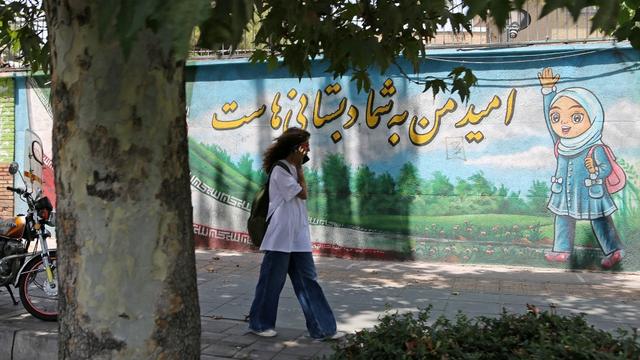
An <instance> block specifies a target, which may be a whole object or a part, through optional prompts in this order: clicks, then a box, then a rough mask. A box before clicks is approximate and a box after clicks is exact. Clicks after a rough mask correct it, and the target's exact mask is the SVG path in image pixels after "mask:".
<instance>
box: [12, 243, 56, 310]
mask: <svg viewBox="0 0 640 360" xmlns="http://www.w3.org/2000/svg"><path fill="white" fill-rule="evenodd" d="M49 254H50V255H49V259H50V261H51V267H52V270H53V276H54V279H56V285H57V279H58V270H57V256H56V252H55V251H50V252H49ZM46 281H47V273H46V271H45V269H44V264H43V263H42V257H35V258H33V259H31V260H29V262H28V263H27V265H26V266H25V267H24V269H23V271H22V274H21V275H20V280H19V281H18V288H19V290H20V300H21V301H22V305H23V306H24V308H25V309H26V310H27V311H28V312H29V313H30V314H31V315H33V316H35V317H37V318H38V319H41V320H45V321H56V320H58V294H57V292H56V294H55V295H50V294H47V292H46V291H45V288H44V286H45V283H46Z"/></svg>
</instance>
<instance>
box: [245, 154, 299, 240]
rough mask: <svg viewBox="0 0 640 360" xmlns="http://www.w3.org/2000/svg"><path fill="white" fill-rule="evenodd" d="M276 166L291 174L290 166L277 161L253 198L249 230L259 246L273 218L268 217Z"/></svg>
mask: <svg viewBox="0 0 640 360" xmlns="http://www.w3.org/2000/svg"><path fill="white" fill-rule="evenodd" d="M276 166H280V167H281V168H283V169H285V170H286V171H287V172H288V173H289V174H291V171H290V170H289V167H288V166H287V165H285V164H284V163H283V162H281V161H278V162H276V163H275V165H274V166H273V167H272V168H271V171H269V176H268V177H267V182H266V184H264V186H263V187H262V188H261V189H260V190H258V192H257V193H256V195H255V197H254V198H253V202H252V203H251V212H250V214H249V220H247V232H248V233H249V237H250V238H251V243H252V244H253V245H254V246H255V247H258V248H259V247H260V245H262V239H264V234H265V233H266V232H267V227H268V226H269V221H270V220H271V219H270V218H269V219H267V214H268V212H269V180H271V173H272V172H273V169H274V168H275V167H276Z"/></svg>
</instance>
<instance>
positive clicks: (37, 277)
mask: <svg viewBox="0 0 640 360" xmlns="http://www.w3.org/2000/svg"><path fill="white" fill-rule="evenodd" d="M18 170H19V165H18V163H17V162H13V163H11V165H10V166H9V173H11V175H14V176H15V174H16V173H18V174H20V173H19V171H18ZM20 177H21V178H22V182H23V183H24V185H25V187H24V188H14V187H7V190H9V191H12V192H14V193H15V194H16V195H18V196H19V197H20V199H22V200H23V201H25V202H26V203H27V207H28V210H27V212H26V215H22V214H20V215H17V216H16V217H15V218H14V219H12V220H9V221H4V223H3V224H0V288H2V287H4V288H6V289H7V291H8V292H9V295H10V296H11V300H12V301H13V304H14V305H18V304H19V302H18V301H16V298H15V296H14V295H13V291H12V290H11V287H10V286H13V287H15V288H17V289H18V291H19V294H20V301H21V302H22V305H23V306H24V308H25V309H26V310H27V311H28V312H29V313H30V314H31V315H33V316H35V317H36V318H38V319H41V320H46V321H56V320H57V319H58V280H57V279H58V276H57V253H56V250H53V249H52V250H50V249H49V247H48V245H47V239H49V238H50V237H51V233H50V232H49V231H48V230H47V229H46V228H45V225H48V226H55V212H54V211H53V206H52V205H51V201H50V200H49V199H48V198H47V197H46V196H44V195H43V194H42V191H41V190H39V189H38V190H33V191H31V192H30V191H28V186H27V183H26V181H25V180H24V178H23V177H22V174H20ZM32 189H33V187H32ZM32 243H33V245H34V246H33V248H32V246H31V245H32Z"/></svg>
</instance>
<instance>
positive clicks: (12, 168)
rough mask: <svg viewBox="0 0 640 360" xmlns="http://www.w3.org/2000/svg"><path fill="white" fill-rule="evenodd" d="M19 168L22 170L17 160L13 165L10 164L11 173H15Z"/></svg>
mask: <svg viewBox="0 0 640 360" xmlns="http://www.w3.org/2000/svg"><path fill="white" fill-rule="evenodd" d="M18 170H20V165H18V163H17V162H15V161H14V162H12V163H11V165H9V174H11V175H15V174H16V173H17V172H18Z"/></svg>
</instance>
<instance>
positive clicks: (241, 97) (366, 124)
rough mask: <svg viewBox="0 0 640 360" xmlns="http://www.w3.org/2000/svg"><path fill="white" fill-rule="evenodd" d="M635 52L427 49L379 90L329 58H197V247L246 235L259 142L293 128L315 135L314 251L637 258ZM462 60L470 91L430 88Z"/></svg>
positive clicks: (550, 259) (192, 124) (547, 261)
mask: <svg viewBox="0 0 640 360" xmlns="http://www.w3.org/2000/svg"><path fill="white" fill-rule="evenodd" d="M638 60H639V56H638V53H637V52H636V51H634V50H633V49H630V48H626V47H622V48H613V47H610V46H609V45H607V46H602V45H600V46H593V45H592V46H575V47H567V46H564V47H549V46H541V47H528V48H525V49H503V50H483V51H441V52H435V51H434V52H431V53H430V58H429V60H428V61H427V62H425V63H424V64H423V70H424V71H425V72H424V73H422V74H420V75H419V76H416V77H415V78H413V77H411V78H407V77H406V76H404V75H403V73H411V71H410V70H409V67H408V66H406V67H404V64H400V67H399V68H391V69H390V71H389V72H387V73H385V74H383V75H376V74H374V77H373V81H372V89H371V91H369V92H358V91H357V88H356V84H355V83H353V82H350V81H349V79H348V78H345V79H332V78H331V77H328V76H326V75H325V74H323V73H322V70H323V69H324V68H325V67H326V65H323V64H322V63H316V64H315V65H314V71H313V73H312V74H311V78H303V79H302V80H300V81H299V80H298V79H297V78H291V77H290V76H289V75H288V74H287V73H286V72H284V71H280V72H272V73H270V72H267V71H266V68H265V67H264V66H257V65H251V64H248V63H246V62H245V61H234V60H230V61H215V62H208V63H207V62H197V63H193V64H191V66H190V69H189V70H190V80H189V83H188V84H187V96H188V123H189V146H190V167H191V174H192V177H191V185H192V199H193V205H194V222H195V224H194V232H195V234H196V238H197V240H198V244H199V245H200V246H205V247H228V248H243V247H248V246H249V245H248V243H249V239H248V236H247V234H246V231H245V226H246V225H245V224H246V220H247V218H248V215H249V209H250V202H251V200H252V197H253V194H254V193H255V192H256V190H258V188H259V187H260V186H261V185H262V184H263V183H264V181H265V174H263V173H262V171H261V170H260V167H261V166H260V165H261V153H262V152H263V151H264V149H266V147H267V146H268V145H269V144H270V143H271V141H272V139H273V138H274V137H276V136H278V134H280V133H281V132H282V131H283V129H286V128H287V127H293V126H296V127H302V128H305V129H307V130H308V131H310V132H311V134H312V138H311V153H310V157H311V161H310V162H308V163H307V164H306V165H305V166H306V169H305V171H306V179H307V180H308V182H309V188H310V197H309V199H308V201H307V206H308V209H309V216H310V223H311V224H312V225H311V234H312V239H313V241H314V248H315V249H316V251H317V252H321V253H329V254H335V255H339V256H367V257H378V258H396V259H422V260H432V261H446V262H455V263H467V262H469V263H487V264H508V265H511V264H513V265H525V266H539V267H566V268H592V269H601V268H605V269H607V268H610V267H612V266H611V265H614V266H613V268H614V269H616V270H620V269H623V270H632V271H637V270H640V209H639V205H640V202H639V195H640V190H639V189H638V187H639V186H640V180H639V178H638V174H637V169H638V168H639V167H640V143H639V142H638V140H637V139H639V138H640V119H639V117H638V114H639V113H640V105H638V104H640V76H639V74H640V73H639V70H640V69H639V65H638V64H639V63H638ZM461 64H464V65H465V66H467V67H470V68H472V69H473V70H474V73H475V75H476V76H477V77H478V80H479V86H478V87H476V88H474V89H473V90H472V94H471V97H470V99H469V100H468V102H462V101H460V99H459V97H457V96H450V95H449V94H438V95H437V96H436V97H435V98H434V96H433V94H432V93H431V92H430V91H429V92H424V85H423V84H421V80H423V79H424V77H425V76H446V75H447V74H448V73H449V72H450V71H451V70H452V69H453V68H455V67H456V66H459V65H461ZM427 70H428V72H427ZM606 255H609V256H608V257H606ZM620 258H622V260H621V261H620V262H618V261H619V260H620ZM603 261H604V262H603Z"/></svg>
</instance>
